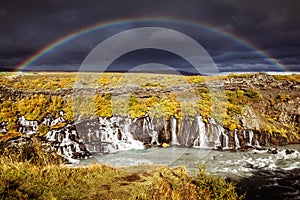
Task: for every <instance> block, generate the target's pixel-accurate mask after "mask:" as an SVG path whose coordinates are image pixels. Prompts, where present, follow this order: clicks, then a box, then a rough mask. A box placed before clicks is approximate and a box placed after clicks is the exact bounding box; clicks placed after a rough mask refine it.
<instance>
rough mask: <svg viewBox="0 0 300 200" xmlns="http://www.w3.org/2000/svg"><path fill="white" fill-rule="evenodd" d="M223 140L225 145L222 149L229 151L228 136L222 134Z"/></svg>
mask: <svg viewBox="0 0 300 200" xmlns="http://www.w3.org/2000/svg"><path fill="white" fill-rule="evenodd" d="M222 136H223V138H225V144H224V145H223V149H229V148H230V147H229V136H228V135H227V134H225V133H223V134H222Z"/></svg>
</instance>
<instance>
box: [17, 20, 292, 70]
mask: <svg viewBox="0 0 300 200" xmlns="http://www.w3.org/2000/svg"><path fill="white" fill-rule="evenodd" d="M133 22H168V23H174V24H178V23H179V24H184V25H189V26H192V27H196V28H201V29H204V30H206V31H210V32H213V33H217V34H220V35H222V36H224V37H225V38H229V39H231V40H233V41H235V42H237V43H239V44H240V45H242V46H245V47H248V48H249V49H251V50H254V51H255V52H256V53H257V54H258V55H260V56H262V57H265V58H266V59H268V60H269V61H270V62H271V63H273V64H274V65H275V66H278V67H279V68H280V69H281V70H283V71H288V70H287V69H286V67H285V66H284V65H283V64H281V63H280V62H279V61H278V60H276V59H274V58H272V56H271V55H270V54H269V53H267V52H265V51H263V50H260V48H259V47H258V46H256V45H254V44H253V43H251V42H250V41H247V40H245V39H242V38H241V37H240V36H238V35H236V34H234V33H229V32H227V31H224V30H222V29H219V28H217V27H214V26H211V25H208V24H205V23H199V22H194V21H184V20H178V19H176V20H175V19H168V18H162V19H151V18H145V19H122V20H115V21H110V22H102V23H97V24H94V25H91V26H87V27H85V28H82V29H79V30H77V31H75V32H72V33H70V34H68V35H66V36H64V37H62V38H60V39H58V40H55V41H53V42H52V43H50V44H48V45H47V46H45V47H44V48H42V49H40V50H39V51H38V52H36V53H35V54H33V55H32V56H30V57H29V58H27V59H26V60H25V61H24V62H22V63H21V64H20V65H18V66H17V68H16V71H22V70H24V69H26V67H28V66H30V65H31V64H33V63H34V62H35V61H37V60H39V59H40V58H42V57H43V56H45V55H46V54H47V53H49V52H51V51H54V50H55V49H56V48H58V47H60V46H62V45H63V44H65V43H67V42H69V41H71V40H73V39H75V38H78V37H80V36H83V35H85V34H88V33H91V32H94V31H98V30H100V29H104V28H109V27H110V26H115V25H122V24H126V23H133Z"/></svg>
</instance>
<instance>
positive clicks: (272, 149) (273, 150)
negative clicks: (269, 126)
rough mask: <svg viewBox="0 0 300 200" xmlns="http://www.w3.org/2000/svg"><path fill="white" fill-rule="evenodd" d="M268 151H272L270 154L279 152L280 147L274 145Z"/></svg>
mask: <svg viewBox="0 0 300 200" xmlns="http://www.w3.org/2000/svg"><path fill="white" fill-rule="evenodd" d="M268 153H270V154H278V149H277V148H276V147H273V148H271V149H268Z"/></svg>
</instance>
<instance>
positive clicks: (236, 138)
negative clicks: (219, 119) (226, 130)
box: [234, 129, 241, 149]
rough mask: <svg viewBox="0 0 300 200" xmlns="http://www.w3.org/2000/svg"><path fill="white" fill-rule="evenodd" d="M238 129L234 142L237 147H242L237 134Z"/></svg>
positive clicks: (235, 131) (235, 132)
mask: <svg viewBox="0 0 300 200" xmlns="http://www.w3.org/2000/svg"><path fill="white" fill-rule="evenodd" d="M237 132H238V130H237V129H234V143H235V149H240V148H241V145H240V141H239V138H238V135H237Z"/></svg>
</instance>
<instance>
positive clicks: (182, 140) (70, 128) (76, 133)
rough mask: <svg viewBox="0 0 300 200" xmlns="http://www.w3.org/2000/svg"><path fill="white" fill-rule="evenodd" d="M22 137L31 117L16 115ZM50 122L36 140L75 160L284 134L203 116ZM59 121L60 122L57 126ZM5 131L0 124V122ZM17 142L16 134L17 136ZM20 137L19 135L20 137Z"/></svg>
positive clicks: (267, 141)
mask: <svg viewBox="0 0 300 200" xmlns="http://www.w3.org/2000/svg"><path fill="white" fill-rule="evenodd" d="M18 123H19V127H20V132H21V133H22V134H23V136H22V137H23V138H28V136H31V135H35V134H38V132H37V128H36V127H37V126H39V125H40V124H38V122H36V121H27V120H26V119H25V118H24V117H20V120H19V122H18ZM42 123H43V124H44V125H50V127H53V128H52V129H51V130H49V131H48V132H47V133H46V134H45V135H44V136H43V137H42V138H41V139H42V140H43V141H45V142H48V143H49V144H51V146H52V147H53V148H54V149H55V150H57V152H58V153H59V154H61V155H63V156H64V157H65V158H67V159H69V160H70V161H72V162H74V159H80V158H84V157H88V156H90V155H91V154H93V155H102V154H106V153H113V152H117V151H122V150H130V149H143V148H145V147H149V146H152V145H162V144H163V143H167V144H169V145H176V146H183V147H193V148H209V149H222V150H229V149H236V150H237V149H248V148H251V149H252V148H256V149H261V148H262V147H261V146H269V145H283V144H287V143H288V142H289V141H288V138H286V137H283V136H282V135H280V134H270V133H266V132H264V133H263V132H258V131H253V130H252V129H235V130H232V131H231V130H228V129H225V128H223V127H222V126H221V125H220V124H218V123H217V122H216V121H215V120H214V119H212V118H211V119H209V120H208V123H204V121H203V120H202V117H201V116H200V115H197V116H195V117H184V118H183V119H181V120H178V119H176V118H175V117H171V118H170V119H165V118H152V119H151V118H150V117H149V116H148V115H146V116H144V117H140V118H135V119H131V118H130V117H121V116H113V117H110V118H101V117H99V118H93V119H86V120H77V121H75V122H67V121H65V120H64V119H63V114H61V116H60V117H59V118H57V119H54V118H52V117H51V116H48V117H47V118H45V119H44V120H43V122H42ZM58 125H61V126H58ZM1 128H2V130H5V123H2V124H1ZM18 141H20V139H18ZM22 141H23V140H22Z"/></svg>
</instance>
